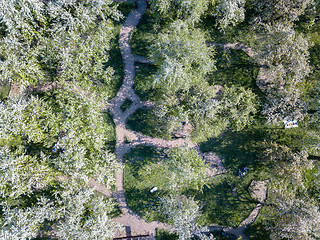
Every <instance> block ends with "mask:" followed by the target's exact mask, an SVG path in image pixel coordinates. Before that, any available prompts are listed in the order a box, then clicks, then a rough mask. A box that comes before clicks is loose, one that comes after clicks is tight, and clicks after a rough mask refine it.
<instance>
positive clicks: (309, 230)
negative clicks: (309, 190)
mask: <svg viewBox="0 0 320 240" xmlns="http://www.w3.org/2000/svg"><path fill="white" fill-rule="evenodd" d="M274 185H275V186H271V187H270V189H269V192H268V200H267V206H266V207H267V208H268V210H269V211H268V212H269V213H268V215H267V216H266V217H267V218H266V220H265V221H266V228H267V229H268V230H270V232H271V234H270V238H271V239H273V240H281V239H292V240H293V239H298V240H315V239H318V238H319V237H320V212H319V207H318V206H317V204H316V203H315V202H314V201H313V200H312V199H310V198H309V197H308V196H304V197H303V198H300V197H297V196H296V195H295V194H294V193H292V192H290V190H288V189H290V188H291V186H290V185H291V184H290V183H289V184H288V183H284V182H280V183H279V184H277V183H274Z"/></svg>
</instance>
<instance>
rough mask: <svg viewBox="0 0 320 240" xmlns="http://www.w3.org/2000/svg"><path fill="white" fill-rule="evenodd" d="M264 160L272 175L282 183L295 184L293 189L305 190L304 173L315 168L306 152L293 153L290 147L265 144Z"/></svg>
mask: <svg viewBox="0 0 320 240" xmlns="http://www.w3.org/2000/svg"><path fill="white" fill-rule="evenodd" d="M264 148H265V150H264V152H263V156H262V157H263V159H264V161H265V164H266V165H267V166H268V167H269V168H270V170H271V171H270V172H271V173H272V175H273V176H274V177H275V178H277V179H278V180H281V181H284V180H285V181H288V182H291V183H292V184H293V186H292V187H293V189H294V190H297V189H298V188H300V189H305V186H304V183H303V176H302V175H303V172H304V171H305V170H307V169H311V168H312V167H313V164H312V161H310V160H309V159H308V154H307V152H305V151H301V152H293V151H292V150H291V149H290V148H289V147H287V146H283V145H279V144H277V143H267V142H265V143H264Z"/></svg>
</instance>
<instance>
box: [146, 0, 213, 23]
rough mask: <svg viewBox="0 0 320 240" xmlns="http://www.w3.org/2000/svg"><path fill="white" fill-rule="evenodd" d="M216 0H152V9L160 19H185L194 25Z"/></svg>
mask: <svg viewBox="0 0 320 240" xmlns="http://www.w3.org/2000/svg"><path fill="white" fill-rule="evenodd" d="M213 2H214V0H198V1H188V0H151V1H150V5H151V9H152V10H153V11H154V13H155V16H157V15H158V16H159V15H160V16H161V18H160V19H173V20H178V19H181V20H184V21H186V22H188V23H191V24H192V25H193V24H194V23H196V22H199V21H200V19H201V16H202V15H203V14H204V13H205V12H206V11H207V10H208V7H209V4H210V3H213Z"/></svg>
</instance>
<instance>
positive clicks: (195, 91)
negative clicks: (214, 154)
mask: <svg viewBox="0 0 320 240" xmlns="http://www.w3.org/2000/svg"><path fill="white" fill-rule="evenodd" d="M219 89H220V90H219ZM165 96H166V97H164V98H163V99H161V100H159V101H157V102H156V104H155V108H154V109H153V112H154V115H155V116H156V118H155V119H156V120H155V123H154V124H155V125H156V126H157V127H156V129H160V130H161V131H168V132H174V131H175V130H176V129H177V128H178V127H179V124H180V121H186V122H190V123H191V124H192V125H193V126H194V127H195V130H194V131H193V133H192V137H193V140H196V141H204V140H206V139H207V138H209V137H214V136H218V135H219V134H220V133H221V132H222V131H223V130H225V129H227V128H230V129H232V130H235V131H239V130H241V129H243V128H244V127H245V126H247V125H249V124H250V123H251V121H252V119H253V116H254V114H255V113H256V111H257V110H256V108H257V102H256V96H255V94H254V93H253V92H252V91H251V90H249V89H244V88H242V87H240V88H237V87H230V88H228V87H224V88H222V87H221V86H220V87H219V86H210V85H209V84H207V83H202V84H201V85H196V86H193V87H191V88H190V89H188V90H187V91H180V92H176V93H175V94H170V93H167V94H166V95H165ZM180 126H181V124H180Z"/></svg>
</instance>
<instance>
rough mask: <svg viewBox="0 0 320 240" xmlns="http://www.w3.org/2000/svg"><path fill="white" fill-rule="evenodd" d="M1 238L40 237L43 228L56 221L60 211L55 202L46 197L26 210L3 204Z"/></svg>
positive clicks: (15, 239)
mask: <svg viewBox="0 0 320 240" xmlns="http://www.w3.org/2000/svg"><path fill="white" fill-rule="evenodd" d="M1 205H2V212H3V214H2V219H1V221H0V228H1V230H0V238H1V239H5V240H17V239H19V240H27V239H33V238H35V237H37V236H38V235H39V232H40V229H41V226H42V225H43V223H44V222H45V221H46V220H47V221H53V220H56V219H57V217H58V216H59V211H57V208H56V207H55V206H54V205H53V202H52V201H50V200H49V199H47V198H45V197H41V198H39V199H38V201H37V203H36V204H35V205H34V206H32V207H27V208H25V209H22V208H19V207H14V208H9V207H8V206H6V205H5V204H4V203H3V202H2V204H1Z"/></svg>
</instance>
